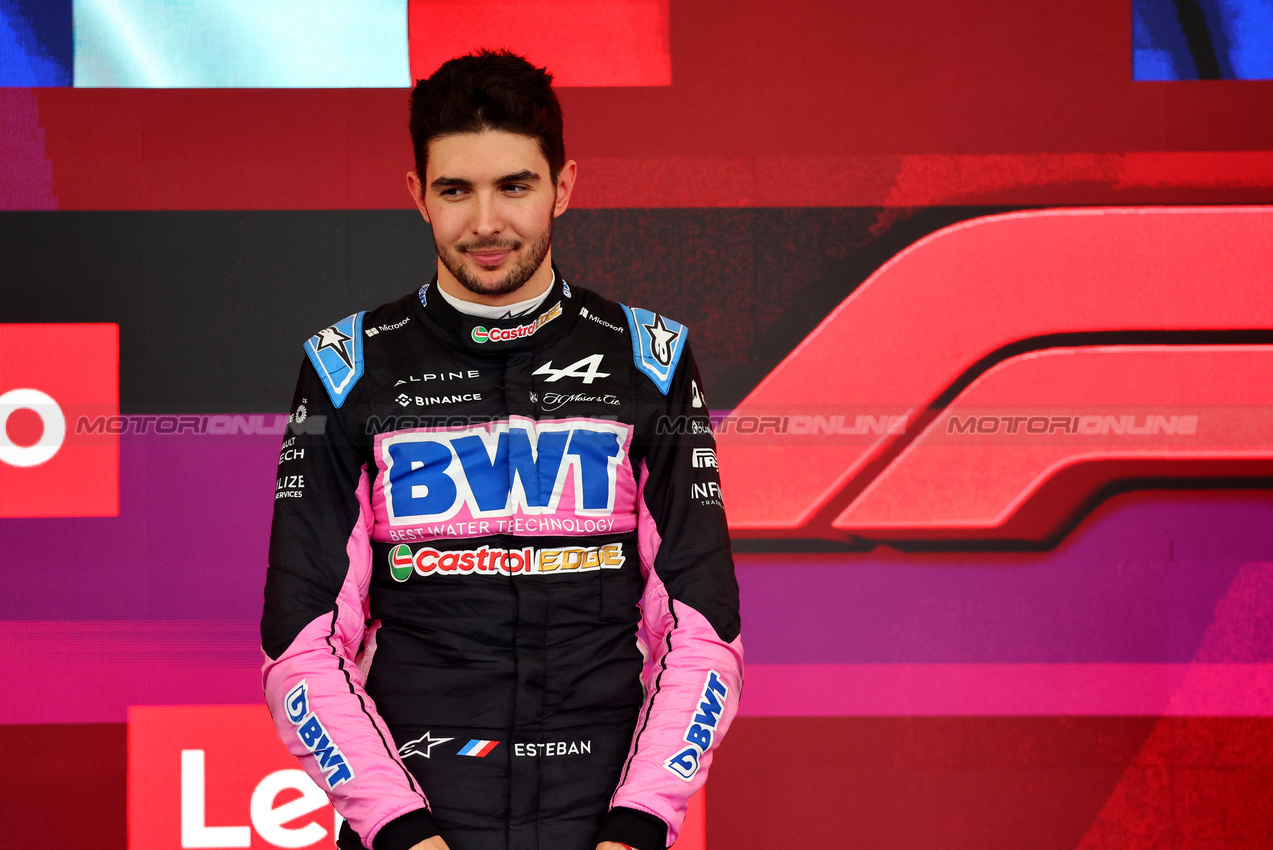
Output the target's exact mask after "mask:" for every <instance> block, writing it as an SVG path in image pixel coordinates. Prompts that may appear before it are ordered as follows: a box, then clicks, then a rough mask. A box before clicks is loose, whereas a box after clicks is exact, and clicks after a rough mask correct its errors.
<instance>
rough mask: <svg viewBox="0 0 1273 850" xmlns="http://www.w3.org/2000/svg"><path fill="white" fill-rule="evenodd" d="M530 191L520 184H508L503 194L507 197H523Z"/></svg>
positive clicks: (527, 187)
mask: <svg viewBox="0 0 1273 850" xmlns="http://www.w3.org/2000/svg"><path fill="white" fill-rule="evenodd" d="M529 191H530V187H529V186H526V185H524V184H522V183H510V184H508V185H507V186H505V187H504V193H505V194H508V195H524V194H526V193H527V192H529Z"/></svg>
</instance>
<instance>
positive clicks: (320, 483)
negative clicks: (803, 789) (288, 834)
mask: <svg viewBox="0 0 1273 850" xmlns="http://www.w3.org/2000/svg"><path fill="white" fill-rule="evenodd" d="M687 336H688V330H687V329H686V328H685V327H683V326H682V325H679V324H677V323H676V322H673V321H671V320H669V319H666V318H665V317H662V316H659V315H656V314H654V313H650V312H648V311H645V310H641V309H638V308H629V307H625V306H623V305H620V304H616V303H613V302H611V301H607V300H605V299H604V298H601V297H600V296H598V295H596V294H594V293H591V292H588V291H586V290H584V289H581V288H579V287H574V288H572V287H570V286H569V285H567V284H566V283H565V282H564V281H562V280H561V278H560V276H558V277H557V278H556V279H555V281H554V283H553V288H552V289H551V290H550V292H549V295H548V297H547V299H546V300H545V301H544V302H543V306H542V307H541V308H540V309H539V310H538V311H536V312H535V314H534V315H533V316H532V317H526V318H517V319H504V320H494V321H493V320H487V319H479V318H475V317H471V316H467V315H464V314H462V313H460V312H458V311H456V310H455V309H454V308H453V307H451V306H450V305H449V304H447V303H446V301H445V300H444V299H443V298H441V297H439V295H438V293H437V292H436V290H434V289H433V288H432V287H431V286H425V287H422V288H421V290H420V291H419V292H418V293H416V292H413V293H411V294H410V295H407V296H405V297H403V298H401V299H399V300H397V301H394V302H391V303H389V304H386V305H384V306H382V307H379V308H377V309H376V310H372V311H370V312H367V313H358V314H355V315H353V316H350V317H348V318H346V319H344V320H342V321H340V322H338V323H336V324H335V325H333V326H331V327H329V328H326V329H324V330H323V331H321V332H319V333H318V334H315V335H314V336H313V337H312V338H310V340H308V341H307V342H306V343H305V349H306V354H307V358H306V360H305V361H304V363H303V364H302V368H301V376H300V380H299V383H298V386H297V390H296V397H295V399H294V402H293V413H292V416H291V420H290V425H289V431H288V434H287V436H286V438H285V440H284V443H283V449H282V454H281V456H280V459H279V471H278V481H277V490H276V493H275V511H274V524H273V529H272V533H271V539H270V567H269V572H268V577H267V581H266V589H265V613H264V617H263V619H262V622H261V640H262V646H263V648H264V651H265V654H266V656H267V658H266V663H265V667H264V671H263V677H264V685H265V692H266V698H267V701H268V703H269V706H270V710H271V712H272V714H273V716H274V719H275V722H276V724H277V726H278V729H279V733H280V735H281V736H282V738H283V740H284V742H285V743H286V744H287V745H288V747H289V749H290V750H291V751H292V752H293V753H294V754H296V755H297V756H298V757H300V759H301V762H302V764H303V765H304V767H305V769H306V770H307V771H308V772H309V774H310V776H311V777H313V779H314V781H315V782H317V783H318V784H319V787H321V788H323V789H324V790H325V791H327V792H328V794H329V795H330V796H331V798H332V801H333V803H334V804H335V806H336V809H337V810H338V811H339V812H340V813H341V814H342V815H343V816H344V817H345V818H347V819H348V828H349V830H352V831H347V833H343V834H342V845H346V844H350V843H352V845H353V846H356V844H357V841H358V840H361V842H362V844H364V845H365V846H367V847H369V848H374V850H406V848H409V847H410V846H411V845H413V844H415V843H416V842H418V841H421V840H423V839H425V838H427V837H429V836H431V835H434V834H437V833H440V834H441V835H442V837H443V838H444V839H445V840H446V841H447V842H448V844H449V845H450V846H451V848H453V850H496V848H499V850H504V849H505V848H508V850H592V848H593V847H594V846H595V844H596V842H598V841H600V840H615V841H621V842H624V843H627V844H630V845H632V846H633V847H636V848H638V850H656V848H663V847H665V846H666V845H669V844H671V843H672V842H673V841H674V840H675V839H676V835H677V831H678V829H679V828H680V824H681V820H682V818H683V817H684V814H685V807H686V801H687V800H688V798H689V796H690V795H691V794H692V793H693V792H694V791H695V790H696V789H697V788H698V787H699V786H701V785H702V783H703V781H704V779H705V777H706V773H707V768H708V766H709V764H710V761H711V757H712V752H713V750H714V749H715V747H716V745H717V744H718V743H719V741H720V739H721V737H722V736H723V735H724V733H725V731H726V729H727V728H728V726H729V723H730V720H731V719H732V717H733V715H734V713H735V711H736V710H737V704H738V697H739V692H740V690H741V687H742V645H741V642H740V640H739V619H738V588H737V584H736V582H735V579H734V570H733V561H732V557H731V554H730V548H729V537H728V532H727V529H726V523H725V514H724V510H723V506H722V502H721V494H720V485H719V476H718V472H717V469H716V456H715V449H714V442H713V438H712V434H711V429H710V426H709V419H708V411H707V407H706V403H705V402H704V400H703V395H702V392H701V390H700V379H699V377H698V374H697V371H696V369H695V366H694V361H693V358H692V356H691V354H690V352H689V347H688V345H687V339H686V338H687Z"/></svg>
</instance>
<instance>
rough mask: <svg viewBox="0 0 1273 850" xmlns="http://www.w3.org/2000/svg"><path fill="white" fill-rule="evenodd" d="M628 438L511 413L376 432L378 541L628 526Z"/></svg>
mask: <svg viewBox="0 0 1273 850" xmlns="http://www.w3.org/2000/svg"><path fill="white" fill-rule="evenodd" d="M630 438H631V427H630V426H628V425H625V424H622V423H618V422H612V421H606V420H593V419H561V420H547V421H536V420H533V419H530V418H528V417H520V416H517V417H511V418H510V419H509V420H508V421H504V422H495V423H489V424H485V425H480V426H477V427H470V428H451V429H446V428H439V429H418V430H411V431H399V432H396V433H388V434H382V435H380V436H378V437H377V438H376V459H377V463H378V464H379V466H380V469H381V473H380V475H379V476H378V478H377V484H376V488H375V489H376V493H375V494H374V497H373V501H374V505H373V507H374V509H375V511H376V514H377V522H378V524H383V525H385V526H387V528H386V529H384V530H382V531H380V532H379V533H378V536H377V539H383V540H387V541H390V542H395V543H398V542H409V541H413V540H420V541H423V540H431V539H437V538H441V537H452V538H453V537H476V536H479V535H483V534H506V533H514V534H518V533H520V534H554V533H562V534H568V535H569V534H597V533H601V534H605V533H612V532H622V531H629V530H631V528H633V527H635V525H634V523H635V518H634V515H633V507H634V504H635V486H636V485H635V482H634V481H633V479H632V472H631V466H630V462H629V461H628V456H627V451H628V444H629V440H630ZM409 527H414V528H409Z"/></svg>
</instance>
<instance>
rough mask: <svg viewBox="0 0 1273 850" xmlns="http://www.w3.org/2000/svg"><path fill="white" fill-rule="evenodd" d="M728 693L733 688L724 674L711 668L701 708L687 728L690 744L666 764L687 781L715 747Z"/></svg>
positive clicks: (686, 734) (686, 740)
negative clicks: (721, 674)
mask: <svg viewBox="0 0 1273 850" xmlns="http://www.w3.org/2000/svg"><path fill="white" fill-rule="evenodd" d="M728 696H729V688H728V687H727V686H726V685H725V683H724V682H722V681H721V680H720V674H719V673H717V672H716V671H715V670H709V671H708V673H707V681H705V682H704V683H703V694H702V696H701V697H699V703H698V711H696V712H695V713H694V717H693V719H692V720H690V725H689V726H688V727H686V729H685V738H684V740H685V743H687V744H689V746H688V747H686V748H685V749H683V750H681V751H680V752H679V753H677V754H676V755H674V756H672V757H671V758H670V759H668V760H667V761H666V762H664V764H663V766H664V767H666V768H667V769H668V770H669V771H671V772H672V773H674V774H676V775H677V776H679V777H680V778H681V779H684V780H685V781H686V782H689V781H690V780H691V779H693V778H694V776H695V775H696V774H697V773H698V767H699V762H700V760H701V759H702V757H703V754H704V753H706V752H707V751H708V750H710V749H711V748H712V739H713V738H714V737H715V735H716V727H717V725H718V724H719V723H720V716H721V713H722V712H723V711H724V710H725V699H726V698H727V697H728Z"/></svg>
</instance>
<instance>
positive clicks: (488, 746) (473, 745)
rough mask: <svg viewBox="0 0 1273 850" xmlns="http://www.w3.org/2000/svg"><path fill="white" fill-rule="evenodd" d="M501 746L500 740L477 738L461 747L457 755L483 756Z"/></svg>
mask: <svg viewBox="0 0 1273 850" xmlns="http://www.w3.org/2000/svg"><path fill="white" fill-rule="evenodd" d="M498 746H499V741H479V740H478V739H477V738H474V739H473V740H471V741H469V742H468V743H467V744H465V745H464V746H462V747H460V751H459V752H458V753H456V755H457V756H473V757H475V758H483V757H484V756H485V755H486V754H487V753H489V752H490V751H491V750H493V749H495V748H496V747H498Z"/></svg>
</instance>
